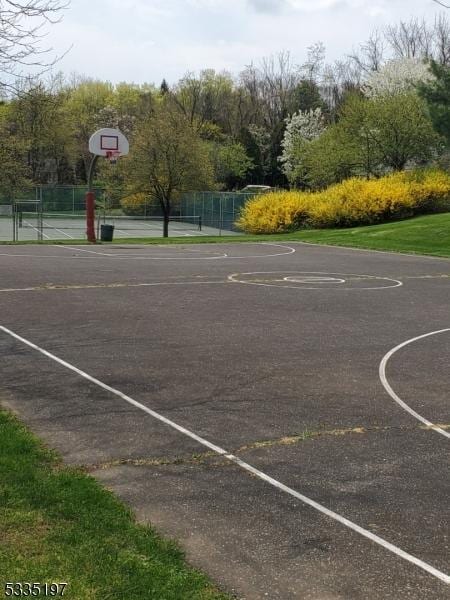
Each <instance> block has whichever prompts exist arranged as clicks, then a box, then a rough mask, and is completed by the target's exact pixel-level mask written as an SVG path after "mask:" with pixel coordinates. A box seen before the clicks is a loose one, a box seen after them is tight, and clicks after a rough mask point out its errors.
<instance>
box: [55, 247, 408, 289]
mask: <svg viewBox="0 0 450 600" xmlns="http://www.w3.org/2000/svg"><path fill="white" fill-rule="evenodd" d="M244 243H245V242H244ZM248 245H253V246H274V247H275V248H283V249H287V250H288V252H278V253H276V254H255V255H247V256H245V255H244V256H229V255H228V254H227V253H223V254H220V255H218V256H195V257H191V256H189V257H185V256H147V255H142V254H135V255H130V254H127V255H124V254H115V253H111V252H98V251H97V250H86V249H84V248H79V247H76V246H55V247H57V248H63V249H69V250H76V251H78V252H88V253H90V254H98V255H99V256H108V257H110V258H115V259H116V260H220V259H224V258H226V259H229V260H233V259H236V258H239V259H240V258H271V257H274V256H287V255H289V254H295V252H296V250H295V248H291V247H290V246H286V245H280V244H272V243H269V242H250V243H249V244H248ZM157 247H158V248H161V247H164V248H167V246H157ZM172 249H173V250H177V247H176V245H175V244H174V245H173V246H172ZM399 283H400V282H399ZM400 285H402V284H401V283H400Z"/></svg>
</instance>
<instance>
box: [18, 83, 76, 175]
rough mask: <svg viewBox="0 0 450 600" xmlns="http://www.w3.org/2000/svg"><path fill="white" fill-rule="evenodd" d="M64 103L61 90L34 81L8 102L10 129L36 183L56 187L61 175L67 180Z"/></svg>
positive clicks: (67, 137) (67, 134)
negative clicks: (25, 153)
mask: <svg viewBox="0 0 450 600" xmlns="http://www.w3.org/2000/svg"><path fill="white" fill-rule="evenodd" d="M64 102H65V94H64V92H63V90H61V89H52V88H51V86H47V85H45V84H44V83H43V82H34V81H29V82H27V84H26V85H25V86H23V87H22V89H21V91H20V93H19V94H18V96H17V97H16V98H15V99H14V100H13V101H12V102H11V105H10V106H11V110H10V123H11V127H13V129H14V131H15V132H16V134H17V135H18V136H19V137H20V138H21V141H22V144H23V145H24V146H25V147H26V148H27V162H28V166H29V168H30V173H31V178H32V180H33V181H34V182H36V183H53V184H56V183H60V182H61V181H60V175H61V174H62V173H64V177H67V164H66V163H67V153H68V151H69V147H70V144H71V131H70V128H68V127H67V125H66V124H65V117H64V109H63V106H64ZM69 178H70V176H69Z"/></svg>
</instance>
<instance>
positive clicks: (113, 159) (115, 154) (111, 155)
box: [106, 150, 120, 165]
mask: <svg viewBox="0 0 450 600" xmlns="http://www.w3.org/2000/svg"><path fill="white" fill-rule="evenodd" d="M119 156H120V152H119V151H118V150H108V152H107V153H106V158H107V159H108V160H109V163H110V164H111V165H115V164H116V163H117V160H118V158H119Z"/></svg>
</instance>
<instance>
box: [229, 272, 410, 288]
mask: <svg viewBox="0 0 450 600" xmlns="http://www.w3.org/2000/svg"><path fill="white" fill-rule="evenodd" d="M286 273H294V274H297V275H299V276H301V275H325V276H329V275H339V276H340V277H360V278H365V279H367V280H369V281H370V280H380V281H391V282H393V283H394V285H383V286H381V285H378V286H376V287H358V288H356V287H355V288H350V287H339V288H330V287H328V288H324V287H306V286H305V285H301V286H298V285H277V284H276V283H262V282H258V281H252V280H250V279H249V280H247V281H243V280H241V279H238V277H241V276H243V275H277V274H281V275H284V274H286ZM228 279H229V280H230V281H232V282H233V283H241V284H244V285H260V286H263V287H275V288H279V289H280V288H281V289H283V290H285V289H288V290H289V289H292V290H324V291H329V290H332V289H339V290H345V291H364V290H386V289H391V288H397V287H400V286H402V285H403V283H402V282H401V281H399V280H398V279H392V278H391V277H381V276H375V275H361V274H358V273H326V272H324V271H252V272H250V273H233V274H232V275H229V276H228Z"/></svg>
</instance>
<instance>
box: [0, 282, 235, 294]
mask: <svg viewBox="0 0 450 600" xmlns="http://www.w3.org/2000/svg"><path fill="white" fill-rule="evenodd" d="M219 284H220V285H224V284H229V281H228V280H223V281H157V282H152V283H91V284H89V283H80V284H67V285H42V286H35V287H26V288H0V294H1V293H11V292H53V291H55V292H57V291H70V290H105V289H123V288H142V287H153V286H159V285H161V286H163V285H219Z"/></svg>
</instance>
